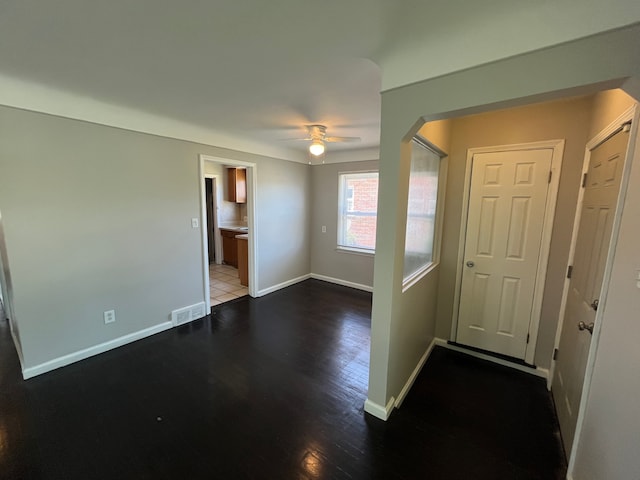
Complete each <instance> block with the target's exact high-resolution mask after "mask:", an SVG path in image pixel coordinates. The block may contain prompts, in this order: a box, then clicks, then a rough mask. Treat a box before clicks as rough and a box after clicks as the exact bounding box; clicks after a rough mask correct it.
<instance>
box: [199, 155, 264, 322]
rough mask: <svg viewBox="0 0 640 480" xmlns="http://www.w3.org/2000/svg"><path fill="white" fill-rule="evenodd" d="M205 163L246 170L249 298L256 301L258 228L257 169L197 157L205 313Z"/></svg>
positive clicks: (249, 164) (248, 164)
mask: <svg viewBox="0 0 640 480" xmlns="http://www.w3.org/2000/svg"><path fill="white" fill-rule="evenodd" d="M205 162H215V163H220V164H223V165H231V166H236V167H245V168H246V169H247V226H248V227H249V239H248V247H249V265H248V267H249V295H250V296H251V297H257V296H258V295H257V292H258V249H257V248H256V247H257V245H258V228H257V224H258V222H257V220H256V218H257V207H256V204H257V202H256V198H257V197H256V196H257V177H258V166H257V165H256V164H255V163H252V162H245V161H242V160H232V159H229V158H223V157H214V156H213V155H205V154H200V155H199V156H198V177H199V184H200V225H201V226H202V228H201V229H200V231H201V233H202V248H201V254H202V284H203V292H204V301H205V305H206V309H207V311H209V310H210V309H211V298H210V296H209V286H210V280H209V249H208V241H209V240H208V239H207V207H206V201H207V192H206V187H205V180H204V179H205V171H204V165H205Z"/></svg>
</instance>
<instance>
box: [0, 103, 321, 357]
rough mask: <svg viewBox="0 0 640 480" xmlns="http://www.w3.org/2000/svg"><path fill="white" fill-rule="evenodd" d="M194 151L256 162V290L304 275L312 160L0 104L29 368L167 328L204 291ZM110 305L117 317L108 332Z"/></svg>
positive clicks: (15, 276)
mask: <svg viewBox="0 0 640 480" xmlns="http://www.w3.org/2000/svg"><path fill="white" fill-rule="evenodd" d="M199 154H208V155H212V156H216V157H222V158H229V159H235V160H243V161H247V162H253V163H256V164H257V167H258V168H257V170H258V172H257V182H258V189H257V199H256V205H257V219H256V225H257V228H256V229H257V231H258V242H257V243H258V245H257V248H258V289H259V290H262V289H266V288H268V287H271V286H274V285H277V284H279V283H283V282H286V281H289V280H291V279H294V278H297V277H300V276H302V275H306V274H308V273H309V238H308V232H309V228H308V218H309V208H310V207H309V204H310V202H309V193H308V192H309V191H310V185H309V182H310V167H309V166H308V165H303V164H299V163H292V162H285V161H282V160H276V159H272V158H267V157H260V156H256V155H250V154H246V153H242V152H236V151H231V150H225V149H221V148H216V147H210V146H205V145H200V144H195V143H190V142H185V141H178V140H173V139H168V138H163V137H157V136H153V135H146V134H140V133H135V132H130V131H126V130H121V129H117V128H111V127H104V126H99V125H95V124H90V123H86V122H82V121H74V120H68V119H62V118H59V117H54V116H49V115H44V114H37V113H32V112H27V111H22V110H17V109H12V108H6V107H0V172H2V174H1V175H0V208H1V210H2V216H3V223H4V230H5V235H6V243H7V251H8V259H9V263H10V268H11V275H12V280H13V290H14V295H13V306H14V312H15V319H16V320H17V322H18V325H19V328H20V337H21V342H22V350H23V355H24V366H25V367H34V366H37V365H40V364H42V363H44V362H47V361H50V360H52V359H55V358H57V357H60V356H63V355H66V354H71V353H73V352H77V351H79V350H82V349H85V348H88V347H92V346H95V345H98V344H101V343H103V342H109V341H111V340H113V339H116V338H118V337H122V336H124V335H128V334H131V333H134V332H138V331H141V330H143V329H146V328H151V327H154V326H156V325H160V324H163V323H165V322H167V321H168V320H169V315H170V312H171V311H172V310H174V309H176V308H180V307H184V306H187V305H191V304H194V303H197V302H201V301H203V300H204V298H205V295H208V294H209V292H204V291H203V277H202V275H203V272H202V249H203V245H202V234H201V231H200V229H194V228H192V227H191V218H194V217H199V216H200V192H199V188H200V179H199V172H198V168H199V158H198V155H199ZM283 232H286V235H285V234H284V233H283ZM109 309H115V311H116V319H117V320H116V322H115V323H113V324H110V325H104V323H103V318H102V314H103V312H104V311H105V310H109Z"/></svg>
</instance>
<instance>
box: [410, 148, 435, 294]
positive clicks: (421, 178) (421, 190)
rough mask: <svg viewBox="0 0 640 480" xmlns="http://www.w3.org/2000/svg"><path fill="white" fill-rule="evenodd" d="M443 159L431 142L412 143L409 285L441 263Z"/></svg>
mask: <svg viewBox="0 0 640 480" xmlns="http://www.w3.org/2000/svg"><path fill="white" fill-rule="evenodd" d="M442 156H444V155H441V154H440V153H439V152H436V149H435V147H431V145H430V144H428V142H423V141H422V140H420V139H414V140H413V141H412V145H411V171H410V173H409V195H408V201H407V231H406V237H405V248H404V272H403V273H404V284H405V285H406V284H407V283H412V281H414V280H417V279H418V278H420V276H421V273H423V272H425V271H426V270H427V269H428V268H429V267H430V266H431V265H432V264H433V263H434V262H435V261H436V260H437V259H436V258H435V257H436V254H435V251H434V244H435V241H436V212H437V206H438V181H439V176H440V159H441V158H442Z"/></svg>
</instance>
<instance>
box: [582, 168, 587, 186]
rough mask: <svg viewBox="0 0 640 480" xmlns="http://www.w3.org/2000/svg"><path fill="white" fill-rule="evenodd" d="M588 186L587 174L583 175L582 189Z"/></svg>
mask: <svg viewBox="0 0 640 480" xmlns="http://www.w3.org/2000/svg"><path fill="white" fill-rule="evenodd" d="M586 186H587V172H585V173H583V174H582V188H584V187H586Z"/></svg>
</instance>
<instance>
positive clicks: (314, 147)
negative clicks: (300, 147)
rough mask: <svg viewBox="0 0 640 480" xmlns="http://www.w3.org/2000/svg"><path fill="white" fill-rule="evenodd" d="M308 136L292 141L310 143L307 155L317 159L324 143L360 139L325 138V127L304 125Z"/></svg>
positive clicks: (356, 139)
mask: <svg viewBox="0 0 640 480" xmlns="http://www.w3.org/2000/svg"><path fill="white" fill-rule="evenodd" d="M305 127H307V132H308V136H307V137H306V138H296V139H292V140H306V141H310V142H311V143H310V144H309V153H310V154H311V155H313V156H315V157H318V156H320V155H322V154H323V153H324V144H325V142H328V143H333V142H359V141H360V137H327V127H326V126H325V125H318V124H314V125H305Z"/></svg>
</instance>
